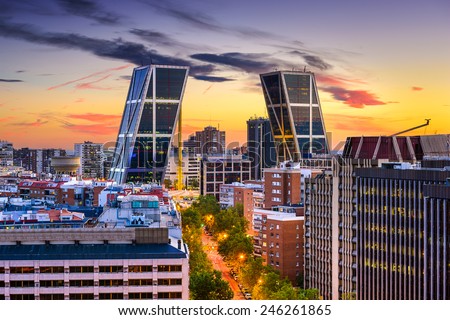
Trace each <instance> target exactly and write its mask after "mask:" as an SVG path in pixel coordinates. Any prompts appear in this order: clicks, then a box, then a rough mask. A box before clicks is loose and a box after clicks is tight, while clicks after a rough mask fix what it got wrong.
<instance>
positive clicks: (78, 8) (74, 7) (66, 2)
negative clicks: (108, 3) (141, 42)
mask: <svg viewBox="0 0 450 320" xmlns="http://www.w3.org/2000/svg"><path fill="white" fill-rule="evenodd" d="M57 2H58V4H59V5H60V6H61V7H62V8H63V9H64V10H65V11H66V12H68V13H70V14H73V15H76V16H80V17H84V18H88V19H91V20H94V21H96V22H98V23H101V24H106V25H117V24H120V20H121V18H120V16H119V15H117V14H115V13H113V12H108V11H105V10H104V9H103V8H102V7H101V6H99V5H98V4H97V3H94V2H92V1H89V0H57Z"/></svg>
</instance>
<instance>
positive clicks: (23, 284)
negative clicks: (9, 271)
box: [2, 280, 34, 288]
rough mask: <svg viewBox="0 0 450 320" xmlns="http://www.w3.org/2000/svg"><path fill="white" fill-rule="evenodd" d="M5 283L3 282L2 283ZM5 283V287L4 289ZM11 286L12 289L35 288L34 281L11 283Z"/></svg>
mask: <svg viewBox="0 0 450 320" xmlns="http://www.w3.org/2000/svg"><path fill="white" fill-rule="evenodd" d="M2 282H3V281H2ZM4 284H5V283H4V282H3V287H4ZM9 286H10V287H11V288H33V287H34V281H32V280H31V281H11V282H10V283H9Z"/></svg>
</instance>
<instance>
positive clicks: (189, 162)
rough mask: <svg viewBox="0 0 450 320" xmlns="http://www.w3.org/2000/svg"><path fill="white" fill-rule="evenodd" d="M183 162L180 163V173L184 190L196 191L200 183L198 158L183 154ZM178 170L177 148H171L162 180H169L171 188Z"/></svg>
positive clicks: (186, 153)
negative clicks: (192, 189)
mask: <svg viewBox="0 0 450 320" xmlns="http://www.w3.org/2000/svg"><path fill="white" fill-rule="evenodd" d="M182 159H183V161H182V163H181V171H182V173H183V181H182V183H183V186H184V187H186V188H194V189H198V187H199V183H200V160H201V157H200V156H196V155H195V154H192V153H189V152H184V150H183V157H182ZM177 169H178V148H172V149H171V150H170V153H169V160H168V164H167V170H166V175H165V178H164V179H169V180H170V181H171V183H172V186H174V187H175V186H176V183H175V182H176V181H177V180H178V176H177Z"/></svg>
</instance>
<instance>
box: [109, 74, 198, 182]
mask: <svg viewBox="0 0 450 320" xmlns="http://www.w3.org/2000/svg"><path fill="white" fill-rule="evenodd" d="M188 71H189V67H178V66H163V65H151V66H143V67H138V68H135V69H134V71H133V76H132V78H131V83H130V88H129V91H128V96H127V101H126V104H125V109H124V113H123V117H122V123H121V125H120V130H119V135H118V137H117V142H116V148H115V154H114V161H113V166H112V168H111V172H110V176H109V178H110V179H113V180H115V181H117V182H118V183H125V182H149V181H154V182H161V181H163V179H164V173H165V171H166V166H167V160H168V159H167V154H168V152H169V147H170V145H171V143H172V138H173V133H174V130H175V127H176V126H177V120H178V116H179V114H180V105H181V102H182V98H183V93H184V88H185V85H186V80H187V76H188Z"/></svg>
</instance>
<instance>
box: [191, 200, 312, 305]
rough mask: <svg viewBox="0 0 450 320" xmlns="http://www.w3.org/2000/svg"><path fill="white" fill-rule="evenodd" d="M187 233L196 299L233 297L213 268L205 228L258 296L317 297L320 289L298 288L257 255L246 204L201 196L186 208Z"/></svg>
mask: <svg viewBox="0 0 450 320" xmlns="http://www.w3.org/2000/svg"><path fill="white" fill-rule="evenodd" d="M182 218H183V237H184V239H185V241H186V243H188V245H189V248H190V254H191V256H190V268H191V281H190V287H189V288H190V291H191V298H192V299H205V300H208V299H211V300H214V299H231V298H232V297H233V293H232V291H231V289H230V287H229V284H228V283H227V282H226V281H224V280H223V279H222V278H221V274H220V272H219V271H216V270H213V267H212V264H211V261H209V259H208V257H207V255H206V253H205V252H204V251H203V249H202V243H201V236H202V228H205V229H206V230H207V231H208V232H211V233H212V234H213V236H214V237H215V239H216V240H217V242H218V251H219V253H220V254H221V255H222V256H223V257H224V259H225V260H227V261H228V262H229V263H230V264H232V266H233V268H234V269H236V270H237V271H238V277H239V281H240V283H241V284H242V285H243V287H245V288H247V289H248V290H249V291H250V292H251V293H252V297H253V299H258V300H317V299H319V298H320V295H319V291H318V290H317V289H301V288H294V287H293V286H292V284H291V282H290V281H289V280H288V279H287V278H282V277H281V276H280V274H279V272H278V271H276V270H275V269H273V268H272V267H271V266H265V265H264V264H263V260H262V259H261V258H259V257H254V256H253V240H252V237H251V236H249V235H248V234H247V229H248V222H247V220H246V219H245V218H244V215H243V207H242V205H240V204H238V205H236V206H235V207H231V208H227V209H224V210H220V207H219V204H218V203H217V201H216V199H215V198H214V197H212V196H200V197H199V198H198V200H196V201H194V203H193V204H192V206H191V207H190V208H188V209H186V210H184V211H183V212H182Z"/></svg>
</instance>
